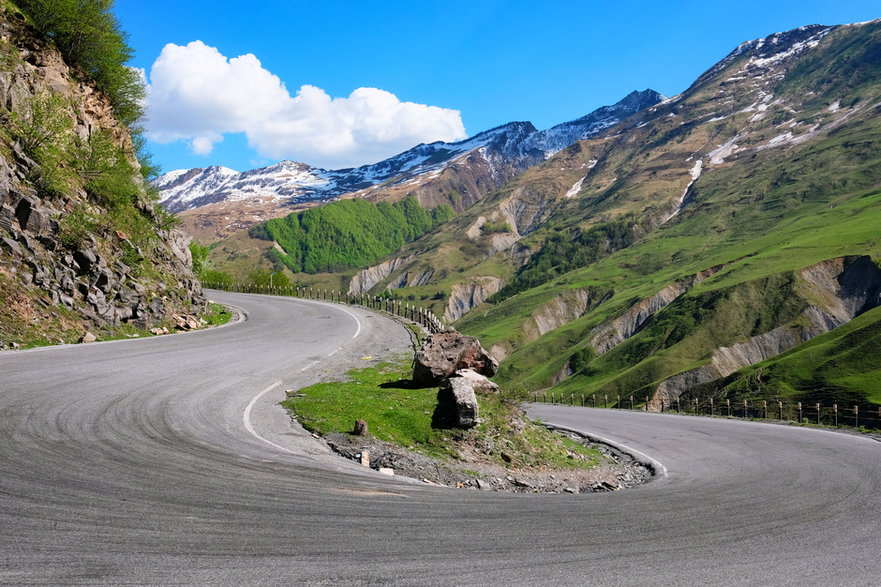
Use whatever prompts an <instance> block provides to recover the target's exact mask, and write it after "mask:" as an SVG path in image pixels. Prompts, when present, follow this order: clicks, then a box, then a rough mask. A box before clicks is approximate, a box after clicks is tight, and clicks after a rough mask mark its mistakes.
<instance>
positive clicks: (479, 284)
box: [444, 275, 502, 322]
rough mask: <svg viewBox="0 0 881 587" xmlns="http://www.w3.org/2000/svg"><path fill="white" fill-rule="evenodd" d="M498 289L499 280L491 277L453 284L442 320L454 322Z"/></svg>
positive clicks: (500, 285)
mask: <svg viewBox="0 0 881 587" xmlns="http://www.w3.org/2000/svg"><path fill="white" fill-rule="evenodd" d="M500 289H502V280H501V278H499V277H494V276H492V275H486V276H481V277H472V278H471V279H470V280H469V281H466V282H463V283H457V284H455V285H454V286H453V289H452V291H451V292H450V299H449V300H448V301H447V308H446V310H444V320H445V321H446V322H455V321H456V320H458V319H459V318H461V317H462V316H464V315H465V314H467V313H468V312H469V311H470V310H471V309H472V308H475V307H477V306H479V305H480V304H482V303H483V302H484V301H485V300H486V298H488V297H489V296H491V295H493V294H494V293H496V292H497V291H499V290H500Z"/></svg>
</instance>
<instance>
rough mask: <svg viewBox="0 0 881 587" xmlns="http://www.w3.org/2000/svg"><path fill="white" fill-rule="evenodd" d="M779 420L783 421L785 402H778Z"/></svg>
mask: <svg viewBox="0 0 881 587" xmlns="http://www.w3.org/2000/svg"><path fill="white" fill-rule="evenodd" d="M777 419H778V420H782V419H783V402H782V401H779V400H778V401H777Z"/></svg>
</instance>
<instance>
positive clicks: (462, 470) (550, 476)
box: [323, 431, 652, 493]
mask: <svg viewBox="0 0 881 587" xmlns="http://www.w3.org/2000/svg"><path fill="white" fill-rule="evenodd" d="M555 432H556V433H558V434H561V435H563V436H566V437H567V438H570V439H572V440H575V441H576V442H580V443H582V444H584V445H585V446H587V447H590V448H595V449H597V450H598V451H600V453H602V455H603V458H604V462H603V463H601V464H599V465H597V466H596V467H594V468H592V469H528V470H523V469H506V468H504V467H501V466H499V465H497V464H495V463H492V462H487V461H481V460H479V458H478V457H477V456H476V453H471V454H469V455H467V457H466V458H467V460H465V461H462V462H461V464H458V463H455V462H452V461H447V462H441V461H439V460H436V459H434V458H432V457H429V456H427V455H424V454H421V453H418V452H416V451H413V450H409V449H407V448H404V447H400V446H397V445H394V444H391V443H388V442H384V441H382V440H378V439H376V438H374V437H373V436H353V435H351V434H342V433H333V434H328V435H327V436H325V437H323V441H324V442H326V443H327V445H328V446H329V447H330V448H331V450H333V451H334V452H335V453H337V454H338V455H340V456H342V457H345V458H347V459H351V460H354V461H361V459H362V455H364V453H365V452H367V453H368V454H369V466H370V467H371V468H372V469H375V470H379V469H381V468H385V469H392V470H393V471H394V472H395V475H403V476H405V477H411V478H414V479H418V480H420V481H423V482H425V483H431V484H435V485H443V486H447V487H456V488H466V489H475V490H483V491H512V492H518V493H593V492H604V491H618V490H620V489H625V488H627V487H633V486H635V485H639V484H641V483H645V482H646V481H648V480H649V479H651V477H652V471H651V470H650V469H648V468H647V467H646V466H645V465H643V464H641V463H639V462H637V461H635V460H634V459H633V458H632V457H631V456H630V455H627V454H624V453H622V452H620V451H618V450H616V449H614V448H612V447H610V446H608V445H605V444H599V443H596V442H592V441H590V440H588V439H586V438H584V437H582V436H579V435H577V434H573V433H569V432H562V431H555ZM463 456H464V455H463Z"/></svg>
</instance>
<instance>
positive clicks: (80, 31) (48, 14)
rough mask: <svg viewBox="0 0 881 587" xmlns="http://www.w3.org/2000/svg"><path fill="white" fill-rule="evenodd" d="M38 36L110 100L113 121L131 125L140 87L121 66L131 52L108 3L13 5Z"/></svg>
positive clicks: (26, 1)
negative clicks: (92, 81) (55, 49)
mask: <svg viewBox="0 0 881 587" xmlns="http://www.w3.org/2000/svg"><path fill="white" fill-rule="evenodd" d="M16 4H18V6H19V7H20V8H21V9H22V10H23V11H24V12H25V13H26V14H27V15H28V17H29V18H30V20H31V24H32V25H33V27H34V29H35V30H36V32H37V34H39V35H40V36H42V37H43V38H45V39H48V40H50V41H51V42H53V43H54V44H55V46H56V47H57V48H58V50H59V51H61V54H62V55H63V56H64V59H65V61H66V62H67V63H68V64H69V65H71V66H73V67H75V68H78V69H79V70H81V71H82V72H84V73H85V74H87V75H88V77H90V78H91V79H92V80H94V82H95V84H96V85H97V86H98V89H99V90H101V92H103V93H104V95H106V96H107V97H108V98H109V99H110V103H111V105H112V107H113V112H114V114H115V115H116V117H117V118H118V119H119V120H120V121H121V122H122V123H123V124H125V125H126V126H131V125H133V124H134V123H135V121H137V120H138V119H139V118H140V117H141V115H142V114H143V107H142V106H141V101H142V100H143V98H144V95H145V90H144V84H143V82H142V81H141V78H140V76H139V74H138V72H137V71H136V70H134V69H132V68H130V67H128V66H126V63H128V61H129V60H130V59H131V57H132V54H133V51H132V48H131V47H130V46H129V45H128V43H127V40H126V38H127V35H126V34H125V33H124V32H122V31H121V30H120V28H119V23H118V22H117V20H116V17H115V16H114V15H113V13H112V12H111V10H112V8H113V4H114V1H113V0H16Z"/></svg>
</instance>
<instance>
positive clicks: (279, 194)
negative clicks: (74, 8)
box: [153, 90, 662, 212]
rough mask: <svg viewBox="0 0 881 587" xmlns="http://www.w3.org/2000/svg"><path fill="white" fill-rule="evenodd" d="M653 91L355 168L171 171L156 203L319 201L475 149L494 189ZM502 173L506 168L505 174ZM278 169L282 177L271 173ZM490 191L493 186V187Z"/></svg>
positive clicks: (439, 166)
mask: <svg viewBox="0 0 881 587" xmlns="http://www.w3.org/2000/svg"><path fill="white" fill-rule="evenodd" d="M661 99H662V96H661V95H660V94H658V93H657V92H655V91H653V90H645V91H643V92H632V93H631V94H629V95H628V96H626V97H625V98H623V99H622V100H621V101H619V102H618V103H616V104H614V105H611V106H604V107H601V108H598V109H597V110H595V111H594V112H592V113H590V114H587V115H585V116H582V117H580V118H578V119H576V120H573V121H569V122H566V123H562V124H558V125H555V126H554V127H551V128H550V129H547V130H545V131H539V130H537V129H536V128H535V126H533V125H532V123H530V122H509V123H506V124H503V125H499V126H497V127H494V128H491V129H488V130H485V131H482V132H479V133H477V134H476V135H474V136H473V137H470V138H468V139H464V140H462V141H457V142H453V143H446V142H442V141H436V142H433V143H422V144H419V145H416V146H415V147H413V148H411V149H408V150H407V151H404V152H403V153H399V154H398V155H395V156H393V157H390V158H388V159H385V160H383V161H379V162H377V163H374V164H370V165H364V166H361V167H357V168H344V169H337V170H326V169H321V168H316V167H312V166H310V165H308V164H306V163H300V162H294V161H281V162H279V163H276V164H273V165H270V166H268V167H264V168H259V169H252V170H248V171H244V172H236V173H232V172H233V171H234V170H230V169H228V168H221V167H217V166H211V167H207V168H194V169H189V170H175V171H171V172H168V173H166V174H164V175H161V176H159V177H158V178H156V179H155V180H154V181H153V185H154V187H156V188H157V189H158V190H159V193H160V203H162V205H163V206H165V208H166V209H168V210H169V211H171V212H182V211H184V210H189V209H193V208H198V207H201V206H204V205H206V204H211V203H218V202H223V201H230V200H241V199H246V198H249V197H262V198H270V199H275V200H278V201H280V203H282V204H283V205H287V206H290V205H292V204H300V203H306V202H311V201H327V200H330V199H332V198H335V197H338V196H340V195H343V194H346V193H351V192H358V191H360V190H365V189H369V188H372V187H375V186H376V185H378V184H384V185H386V186H388V185H396V184H403V183H406V182H413V181H414V180H415V179H417V178H419V177H424V176H430V175H431V174H438V173H440V172H441V171H442V170H443V169H445V167H446V166H447V165H448V164H449V163H450V162H451V161H453V160H454V159H456V158H459V157H463V156H467V155H469V154H472V153H474V152H475V151H479V150H480V149H483V150H484V151H483V153H481V155H482V157H483V159H485V161H486V163H487V164H488V165H489V167H490V170H491V171H490V176H491V177H492V176H496V181H495V182H494V183H500V182H503V181H505V180H507V179H509V178H510V177H509V176H510V175H511V174H512V173H516V172H518V171H522V170H523V169H525V168H527V167H529V166H531V165H533V164H535V163H537V162H540V161H543V160H544V159H546V158H547V157H549V156H551V155H553V154H554V153H556V152H558V151H560V150H561V149H563V148H565V147H567V146H568V145H570V144H572V142H575V141H576V140H580V139H582V138H587V137H589V136H593V135H595V134H596V133H598V132H600V131H602V130H603V129H605V128H608V127H609V126H612V125H613V124H616V123H617V122H619V121H620V120H621V119H622V118H623V117H626V116H629V115H631V114H633V113H635V112H637V111H638V110H639V109H641V108H645V107H647V106H649V105H651V104H654V103H657V102H658V101H659V100H661ZM507 168H511V169H510V170H508V169H507ZM279 169H282V170H284V172H282V173H279V172H278V171H279ZM493 187H498V186H493Z"/></svg>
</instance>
